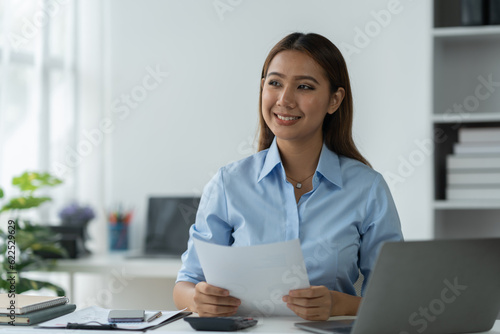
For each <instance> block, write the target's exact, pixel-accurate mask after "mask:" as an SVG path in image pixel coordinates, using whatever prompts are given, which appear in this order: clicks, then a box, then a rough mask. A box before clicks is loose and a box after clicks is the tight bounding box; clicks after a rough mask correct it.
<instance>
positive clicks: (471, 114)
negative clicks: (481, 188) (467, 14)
mask: <svg viewBox="0 0 500 334" xmlns="http://www.w3.org/2000/svg"><path fill="white" fill-rule="evenodd" d="M434 2H435V4H434V21H435V22H434V26H435V28H433V29H432V39H433V82H432V88H431V89H432V95H433V110H432V117H431V121H432V129H433V130H434V134H435V137H434V168H433V170H434V202H433V209H434V234H435V237H436V238H467V237H498V236H500V201H498V200H475V201H472V200H471V201H463V200H461V201H457V200H454V201H451V200H447V199H446V156H447V155H448V154H451V153H453V144H454V143H456V142H457V140H458V129H460V128H461V127H490V126H500V87H496V86H493V87H488V88H486V87H484V82H487V81H489V80H490V81H493V82H495V83H500V26H475V27H462V26H446V25H448V24H450V22H451V25H458V24H457V22H459V20H458V19H457V13H459V9H458V8H457V7H455V8H451V7H439V6H459V5H460V1H455V2H452V1H442V0H434ZM447 15H448V17H447ZM449 15H455V17H450V16H449ZM458 18H459V16H458ZM480 85H482V86H483V87H482V88H478V86H480ZM488 89H490V90H488ZM491 89H494V91H493V92H492V91H491ZM478 91H479V92H480V95H478ZM486 94H488V98H484V95H486ZM478 96H480V97H481V98H478Z"/></svg>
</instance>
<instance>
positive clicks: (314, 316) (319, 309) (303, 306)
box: [283, 285, 333, 320]
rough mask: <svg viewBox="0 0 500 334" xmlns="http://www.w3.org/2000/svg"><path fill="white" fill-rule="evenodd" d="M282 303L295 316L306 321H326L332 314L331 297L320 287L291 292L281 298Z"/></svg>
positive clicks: (327, 291)
mask: <svg viewBox="0 0 500 334" xmlns="http://www.w3.org/2000/svg"><path fill="white" fill-rule="evenodd" d="M283 301H284V302H285V303H287V306H288V308H289V309H291V310H292V311H293V312H294V313H295V314H296V315H298V316H299V317H301V318H303V319H306V320H327V319H328V318H329V317H330V316H331V313H332V307H333V295H332V293H331V291H330V290H328V288H327V287H325V286H322V285H321V286H311V287H310V288H307V289H298V290H291V291H290V292H289V294H288V295H287V296H283Z"/></svg>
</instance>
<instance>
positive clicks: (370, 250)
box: [359, 174, 403, 295]
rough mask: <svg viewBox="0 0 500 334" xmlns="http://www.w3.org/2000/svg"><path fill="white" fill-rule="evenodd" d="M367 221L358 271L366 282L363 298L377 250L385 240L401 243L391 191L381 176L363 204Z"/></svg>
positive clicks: (362, 232)
mask: <svg viewBox="0 0 500 334" xmlns="http://www.w3.org/2000/svg"><path fill="white" fill-rule="evenodd" d="M365 217H366V219H365V220H364V221H363V224H362V230H361V231H360V232H361V233H360V234H361V246H360V250H359V252H360V254H359V255H360V256H359V259H360V263H359V268H360V271H361V273H362V274H363V276H364V277H365V280H364V282H363V287H362V295H364V291H365V288H366V285H367V283H368V280H369V278H370V274H371V271H372V269H373V267H374V265H375V261H376V259H377V256H378V253H379V251H380V247H381V246H382V244H383V243H384V242H386V241H403V234H402V232H401V223H400V221H399V216H398V212H397V210H396V205H395V204H394V200H393V198H392V196H391V192H390V190H389V187H388V186H387V183H386V182H385V180H384V179H383V177H382V176H381V175H380V174H378V175H377V177H376V178H375V179H374V182H373V184H372V187H371V189H370V192H369V195H368V198H367V202H366V216H365Z"/></svg>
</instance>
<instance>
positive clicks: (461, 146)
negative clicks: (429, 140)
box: [453, 141, 500, 154]
mask: <svg viewBox="0 0 500 334" xmlns="http://www.w3.org/2000/svg"><path fill="white" fill-rule="evenodd" d="M453 152H454V153H455V154H490V153H492V154H500V141H490V142H472V143H455V144H454V145H453Z"/></svg>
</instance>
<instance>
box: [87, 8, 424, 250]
mask: <svg viewBox="0 0 500 334" xmlns="http://www.w3.org/2000/svg"><path fill="white" fill-rule="evenodd" d="M217 6H219V7H217ZM102 8H103V11H102V13H99V15H100V14H102V15H103V18H102V24H103V31H102V34H101V35H100V36H99V38H100V42H94V47H96V48H99V47H101V46H102V48H103V49H102V50H101V49H96V50H93V49H91V48H90V46H87V47H85V46H83V47H82V48H81V49H80V50H79V53H80V56H81V57H82V55H83V56H85V55H87V56H89V55H90V56H91V55H94V56H95V55H100V54H101V53H102V55H103V59H102V64H101V63H99V64H98V63H96V64H95V65H96V68H97V69H99V68H100V66H101V65H102V70H103V73H102V78H101V79H100V80H101V81H100V82H99V81H96V86H95V87H94V88H95V89H96V90H99V89H101V88H99V87H101V86H100V85H102V92H97V93H96V94H97V95H96V96H97V97H98V98H100V103H101V104H100V106H101V107H100V108H89V109H88V110H85V111H84V113H90V114H92V115H94V116H92V118H91V119H92V121H93V122H94V125H93V126H94V127H95V128H96V127H98V124H99V122H101V121H104V122H106V121H107V122H108V123H107V124H108V127H107V130H108V131H107V132H108V133H107V134H106V135H105V138H104V144H103V145H102V147H101V148H103V149H104V152H103V153H102V155H101V153H97V155H98V156H101V157H102V160H103V165H102V166H101V172H102V173H103V175H104V177H103V180H104V190H105V191H104V194H105V195H103V196H104V199H105V204H106V206H107V208H109V207H110V206H111V205H113V204H116V203H118V202H123V203H125V204H130V205H133V206H134V207H135V212H136V216H135V220H134V222H133V224H134V240H133V246H134V247H138V246H139V244H140V240H141V236H142V229H143V228H144V225H143V224H144V220H145V209H146V199H147V197H148V196H149V195H152V194H156V195H161V194H165V195H166V194H184V195H197V194H201V191H202V189H203V186H204V185H205V184H206V183H207V181H208V180H209V179H210V178H211V176H212V175H213V174H214V173H215V172H216V171H217V169H218V168H219V167H221V166H223V165H225V164H227V163H228V162H230V161H233V160H238V159H241V158H244V157H245V156H247V155H249V154H251V153H253V152H255V150H254V149H253V148H252V144H253V140H254V138H255V134H256V130H257V120H258V117H257V110H258V109H257V107H258V89H259V77H260V71H261V68H262V64H263V61H264V59H265V57H266V56H267V53H268V51H269V50H270V48H271V47H272V46H273V45H274V44H275V43H276V42H278V41H279V39H281V38H282V37H284V36H285V35H286V34H288V33H290V32H294V31H302V32H317V33H320V34H323V35H325V36H326V37H328V38H329V39H331V40H332V41H333V42H334V43H335V44H336V45H337V46H339V47H340V48H341V50H343V51H344V55H345V56H346V58H347V59H348V67H349V70H350V74H351V80H352V87H353V94H354V100H355V124H354V135H355V140H356V142H357V144H358V146H359V148H360V150H361V151H362V153H363V154H365V156H366V157H367V158H368V159H369V160H370V162H371V163H372V164H373V166H374V168H375V169H377V170H378V171H380V172H381V173H383V174H384V175H385V176H386V178H387V181H388V182H389V184H391V188H392V191H393V196H394V198H395V201H396V205H397V207H398V210H399V213H400V216H401V221H402V225H403V232H404V234H405V236H406V238H407V239H425V238H430V237H431V236H432V226H431V217H432V215H431V213H432V211H431V198H432V184H431V168H430V165H431V157H430V154H429V152H428V151H427V149H426V147H425V146H424V147H423V148H419V146H418V145H417V144H416V141H425V140H429V139H430V117H429V114H430V109H429V108H430V89H429V88H428V87H429V84H430V67H431V66H430V60H431V57H430V55H431V49H430V48H431V38H430V30H429V29H430V26H431V19H430V1H428V0H425V1H424V0H421V1H411V0H401V1H396V0H363V1H349V0H335V1H332V0H313V1H307V2H306V1H301V0H287V1H285V0H272V1H270V0H252V1H242V0H182V1H181V0H167V1H165V0H163V1H162V0H141V1H134V0H108V1H106V2H104V5H102ZM224 10H225V11H224ZM390 11H392V14H391V16H390V17H387V16H383V15H382V13H390ZM374 13H379V18H378V20H379V21H380V22H381V23H377V20H376V18H375V16H377V15H375V14H374ZM90 14H91V13H90V12H89V13H88V15H90ZM380 15H382V16H380ZM382 21H383V22H382ZM87 28H88V29H90V27H87ZM360 31H368V33H369V34H370V35H371V36H368V37H366V35H365V38H363V36H361V33H360ZM81 34H82V35H84V34H85V31H82V32H81ZM348 46H351V47H352V48H351V49H349V48H348ZM354 47H356V48H357V49H356V50H354V49H353V48H354ZM89 48H90V49H89ZM354 51H355V52H354ZM155 69H159V70H160V71H161V72H168V76H165V77H160V78H159V81H154V80H152V79H151V78H150V77H149V76H150V74H149V73H150V72H151V71H152V70H155ZM144 80H146V81H144ZM145 85H146V86H147V88H148V89H145V88H144V87H145ZM87 88H88V89H89V90H88V91H87V92H86V93H85V92H84V96H83V99H84V100H85V96H91V97H92V96H94V95H95V94H94V93H93V92H92V89H91V87H87ZM101 93H102V95H101ZM85 94H87V95H85ZM126 95H128V96H129V97H130V101H128V102H127V101H126V100H124V99H123V97H124V96H126ZM134 96H135V97H134ZM127 103H129V104H127ZM87 104H89V103H88V102H87ZM89 105H90V104H89ZM94 106H95V105H94ZM96 115H97V117H96ZM88 126H89V127H91V125H88ZM93 166H94V167H95V166H99V165H98V164H94V165H93ZM396 176H397V178H396ZM95 186H96V184H95V183H92V182H84V181H82V182H81V187H82V188H83V189H82V190H81V192H82V193H86V192H85V188H89V189H91V188H93V187H95ZM99 186H100V185H99ZM99 196H101V194H99ZM101 224H105V222H104V221H102V222H101ZM102 227H105V226H102ZM98 238H100V237H99V236H98ZM104 241H105V239H104V237H102V242H101V244H102V243H103V242H104Z"/></svg>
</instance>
